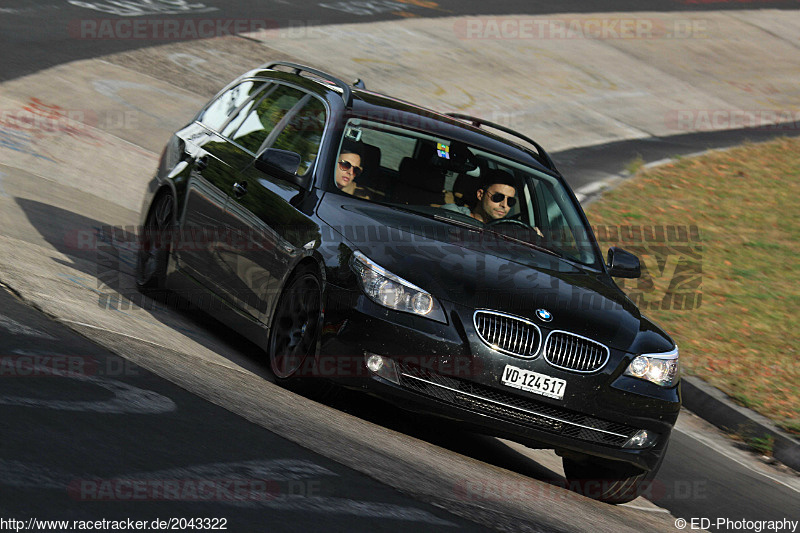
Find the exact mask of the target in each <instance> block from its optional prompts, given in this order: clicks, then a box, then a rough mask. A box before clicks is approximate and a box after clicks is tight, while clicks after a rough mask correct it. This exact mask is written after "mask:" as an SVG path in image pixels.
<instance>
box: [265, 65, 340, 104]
mask: <svg viewBox="0 0 800 533" xmlns="http://www.w3.org/2000/svg"><path fill="white" fill-rule="evenodd" d="M275 67H287V68H290V69H292V70H293V71H294V73H295V74H297V75H298V76H299V75H300V73H302V72H308V73H309V74H313V75H314V76H317V77H318V78H322V79H323V80H324V81H327V82H331V83H333V84H334V85H336V86H337V87H339V88H340V89H341V90H342V99H343V100H344V103H345V105H346V106H347V107H351V106H352V105H353V92H352V91H351V90H350V85H348V84H347V83H345V82H343V81H342V80H340V79H339V78H337V77H335V76H332V75H330V74H328V73H327V72H323V71H321V70H317V69H315V68H311V67H307V66H305V65H300V64H299V63H290V62H288V61H271V62H269V63H264V64H263V65H261V66H260V67H258V68H263V69H274V68H275Z"/></svg>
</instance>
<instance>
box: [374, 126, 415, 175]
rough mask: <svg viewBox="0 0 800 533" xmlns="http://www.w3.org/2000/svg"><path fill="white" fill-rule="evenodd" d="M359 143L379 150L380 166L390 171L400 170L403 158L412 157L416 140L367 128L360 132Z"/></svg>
mask: <svg viewBox="0 0 800 533" xmlns="http://www.w3.org/2000/svg"><path fill="white" fill-rule="evenodd" d="M361 142H363V143H366V144H369V145H372V146H377V147H379V148H380V149H381V166H382V167H384V168H388V169H390V170H398V171H399V170H400V163H401V162H402V161H403V158H404V157H414V150H415V149H416V147H417V140H416V139H414V138H413V137H403V136H400V135H395V134H391V133H386V132H383V131H376V130H373V129H369V128H364V129H362V130H361Z"/></svg>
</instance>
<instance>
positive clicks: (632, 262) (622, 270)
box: [607, 246, 642, 278]
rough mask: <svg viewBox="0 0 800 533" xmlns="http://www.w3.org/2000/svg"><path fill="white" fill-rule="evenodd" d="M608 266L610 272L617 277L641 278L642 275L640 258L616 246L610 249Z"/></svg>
mask: <svg viewBox="0 0 800 533" xmlns="http://www.w3.org/2000/svg"><path fill="white" fill-rule="evenodd" d="M607 266H608V273H609V274H611V276H613V277H615V278H639V277H641V276H642V267H641V265H640V264H639V258H638V257H636V256H635V255H633V254H632V253H630V252H626V251H625V250H623V249H622V248H617V247H616V246H612V247H611V248H609V249H608V264H607Z"/></svg>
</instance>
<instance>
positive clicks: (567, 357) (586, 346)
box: [544, 331, 609, 372]
mask: <svg viewBox="0 0 800 533" xmlns="http://www.w3.org/2000/svg"><path fill="white" fill-rule="evenodd" d="M608 356H609V351H608V348H607V347H605V346H603V345H602V344H600V343H599V342H595V341H593V340H591V339H587V338H586V337H581V336H580V335H575V334H574V333H568V332H566V331H553V332H551V333H550V335H548V336H547V341H545V343H544V358H545V360H546V361H547V362H548V363H550V364H551V365H553V366H555V367H558V368H561V369H564V370H571V371H574V372H596V371H598V370H600V369H601V368H603V367H604V366H605V364H606V362H608Z"/></svg>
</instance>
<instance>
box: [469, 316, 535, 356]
mask: <svg viewBox="0 0 800 533" xmlns="http://www.w3.org/2000/svg"><path fill="white" fill-rule="evenodd" d="M472 321H473V322H474V323H475V330H476V331H477V332H478V336H479V337H480V338H481V340H482V341H483V342H485V343H486V344H487V345H489V346H490V347H491V348H493V349H495V350H497V351H500V352H504V353H507V354H511V355H516V356H519V357H536V354H537V353H538V352H539V346H540V344H541V342H542V334H541V332H540V331H539V327H538V326H537V325H536V324H534V323H533V322H529V321H528V320H525V319H524V318H519V317H515V316H511V315H506V314H503V313H497V312H494V311H476V312H475V314H474V315H473V317H472Z"/></svg>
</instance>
